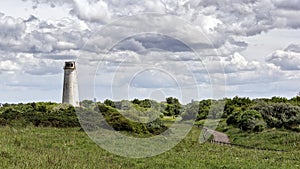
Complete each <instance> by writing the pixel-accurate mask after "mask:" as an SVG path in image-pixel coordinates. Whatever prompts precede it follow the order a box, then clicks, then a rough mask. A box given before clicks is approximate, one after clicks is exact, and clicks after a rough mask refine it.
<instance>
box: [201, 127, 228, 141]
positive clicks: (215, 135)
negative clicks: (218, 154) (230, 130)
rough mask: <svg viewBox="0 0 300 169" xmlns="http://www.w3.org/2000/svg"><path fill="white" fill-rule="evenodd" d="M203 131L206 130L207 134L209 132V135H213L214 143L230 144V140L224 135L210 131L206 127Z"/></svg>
mask: <svg viewBox="0 0 300 169" xmlns="http://www.w3.org/2000/svg"><path fill="white" fill-rule="evenodd" d="M203 130H205V131H206V132H208V133H209V134H211V135H213V141H214V142H219V143H228V144H229V143H230V140H229V138H228V136H227V135H226V134H224V133H221V132H218V131H215V130H212V129H209V128H206V127H204V128H203Z"/></svg>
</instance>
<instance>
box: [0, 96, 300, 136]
mask: <svg viewBox="0 0 300 169" xmlns="http://www.w3.org/2000/svg"><path fill="white" fill-rule="evenodd" d="M222 101H224V102H225V106H224V110H220V108H218V107H216V106H213V105H216V104H218V103H217V102H219V101H218V100H210V99H207V100H202V101H200V102H192V103H189V104H187V105H182V104H180V103H179V101H178V99H176V98H172V97H169V98H167V99H166V101H165V102H161V103H158V102H156V101H153V100H149V99H144V100H138V99H134V100H132V101H127V100H123V101H115V102H114V101H111V100H105V101H104V103H94V102H92V101H88V100H85V101H83V102H82V103H81V105H82V107H81V108H76V111H75V108H74V107H72V106H70V105H63V104H57V103H51V102H46V103H42V102H39V103H27V104H22V103H20V104H4V105H3V107H1V108H0V125H3V126H5V125H10V126H27V125H33V126H42V127H80V123H79V121H78V119H77V116H76V113H77V115H78V116H80V117H84V122H86V123H87V122H88V121H93V120H94V121H95V122H93V124H94V125H93V126H91V127H90V129H93V128H97V127H101V126H97V125H98V124H101V121H99V122H97V120H100V119H95V118H94V117H95V116H96V115H97V114H98V113H101V114H102V115H103V116H104V119H105V120H106V121H107V122H108V124H109V125H110V126H112V127H113V128H114V129H116V130H119V131H130V132H133V133H137V134H149V133H152V134H159V133H161V132H162V131H165V130H166V126H165V125H164V124H163V121H162V120H161V119H163V118H164V117H173V118H175V117H178V116H181V117H182V120H191V119H195V120H196V123H197V122H198V121H201V120H204V119H216V118H220V117H221V118H222V119H224V120H226V122H227V125H228V126H234V127H236V128H239V129H241V130H243V131H247V132H261V131H263V130H265V129H269V128H278V129H282V128H284V129H287V130H292V131H297V132H299V131H300V97H299V96H297V97H294V98H291V99H286V98H282V97H273V98H271V99H267V98H262V99H249V98H240V97H234V98H232V99H229V98H226V99H223V100H222ZM221 108H223V107H221ZM222 112H224V113H223V114H222ZM89 117H90V119H89ZM104 119H102V120H104ZM197 124H200V123H197Z"/></svg>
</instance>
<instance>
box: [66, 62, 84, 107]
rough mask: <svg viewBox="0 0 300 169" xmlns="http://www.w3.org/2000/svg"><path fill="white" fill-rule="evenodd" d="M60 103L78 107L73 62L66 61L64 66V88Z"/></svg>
mask: <svg viewBox="0 0 300 169" xmlns="http://www.w3.org/2000/svg"><path fill="white" fill-rule="evenodd" d="M62 103H67V104H71V105H73V106H74V107H79V106H80V105H79V96H78V82H77V72H76V66H75V62H66V63H65V66H64V88H63V96H62Z"/></svg>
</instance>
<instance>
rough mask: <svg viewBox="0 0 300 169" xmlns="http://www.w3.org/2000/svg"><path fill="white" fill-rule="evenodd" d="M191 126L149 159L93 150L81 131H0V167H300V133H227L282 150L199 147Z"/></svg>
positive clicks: (244, 141) (236, 139)
mask: <svg viewBox="0 0 300 169" xmlns="http://www.w3.org/2000/svg"><path fill="white" fill-rule="evenodd" d="M200 132H201V130H200V129H199V128H197V127H194V128H193V129H192V130H191V131H190V133H189V134H188V136H187V137H186V138H185V139H184V140H182V141H181V142H180V143H179V144H178V145H177V146H175V147H174V148H173V149H171V150H169V151H167V152H165V153H163V154H160V155H157V156H154V157H148V158H142V159H131V158H126V157H120V156H117V155H114V154H111V153H110V152H107V151H106V150H103V149H102V148H101V147H99V146H97V145H96V144H95V143H94V142H93V141H92V140H91V139H90V138H89V137H88V136H87V135H86V134H85V132H83V131H82V130H80V128H77V127H74V128H53V127H34V126H27V127H9V126H4V127H1V128H0V166H1V168H6V169H10V168H11V169H19V168H31V169H35V168H36V169H41V168H49V169H50V168H51V169H55V168H74V169H76V168H78V169H84V168H89V169H90V168H99V169H106V168H112V169H117V168H122V169H123V168H124V169H126V168H128V169H129V168H130V169H132V168H145V169H148V168H153V169H168V168H169V169H171V168H172V169H173V168H185V169H195V168H208V169H209V168H211V169H217V168H223V169H225V168H230V169H232V168H233V169H234V168H237V169H238V168H249V169H250V168H251V169H253V168H261V169H265V168H270V169H272V168H274V169H278V168H284V169H296V168H300V145H299V140H300V134H299V133H296V132H290V131H284V130H282V131H281V130H267V131H264V132H261V133H245V132H239V131H237V130H234V129H232V130H228V131H227V133H228V134H229V136H230V137H231V138H232V139H233V142H236V143H241V144H247V145H255V146H258V147H271V148H277V149H285V150H287V151H284V152H280V151H263V150H255V149H244V148H241V147H235V146H222V145H218V144H212V143H208V142H206V143H204V144H200V143H198V137H199V134H200Z"/></svg>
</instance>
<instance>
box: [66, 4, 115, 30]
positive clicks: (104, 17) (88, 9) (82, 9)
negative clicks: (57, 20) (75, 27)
mask: <svg viewBox="0 0 300 169" xmlns="http://www.w3.org/2000/svg"><path fill="white" fill-rule="evenodd" d="M71 14H73V15H76V16H77V17H78V18H80V19H82V20H85V21H90V22H99V23H102V24H104V23H107V22H109V21H110V19H111V12H110V11H109V9H108V4H107V3H105V2H104V1H102V0H99V1H93V2H91V1H82V0H74V8H73V9H72V10H71Z"/></svg>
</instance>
